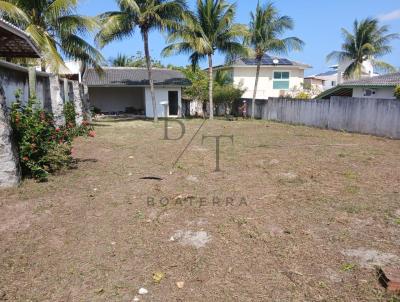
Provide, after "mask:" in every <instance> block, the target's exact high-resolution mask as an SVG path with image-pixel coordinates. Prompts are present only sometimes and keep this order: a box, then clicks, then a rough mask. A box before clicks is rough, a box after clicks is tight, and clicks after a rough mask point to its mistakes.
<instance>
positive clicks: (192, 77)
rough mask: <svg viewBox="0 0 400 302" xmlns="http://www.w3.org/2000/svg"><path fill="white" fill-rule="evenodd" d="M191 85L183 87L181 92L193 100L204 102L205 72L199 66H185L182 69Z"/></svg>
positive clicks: (206, 91) (205, 93)
mask: <svg viewBox="0 0 400 302" xmlns="http://www.w3.org/2000/svg"><path fill="white" fill-rule="evenodd" d="M182 72H183V74H184V75H185V76H186V78H187V79H188V80H189V81H190V82H191V85H190V86H188V87H186V88H184V90H183V93H184V95H185V96H186V97H188V98H190V99H191V100H193V101H199V102H202V103H203V102H206V101H207V100H208V95H207V93H208V78H207V73H206V72H205V71H203V70H201V69H200V68H198V67H197V68H194V69H193V68H192V67H187V68H186V69H183V70H182Z"/></svg>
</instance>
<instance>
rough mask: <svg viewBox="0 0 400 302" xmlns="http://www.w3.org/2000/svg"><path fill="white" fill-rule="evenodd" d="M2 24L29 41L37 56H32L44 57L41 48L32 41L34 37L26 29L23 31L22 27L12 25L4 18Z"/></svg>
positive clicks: (0, 23) (0, 20)
mask: <svg viewBox="0 0 400 302" xmlns="http://www.w3.org/2000/svg"><path fill="white" fill-rule="evenodd" d="M0 25H1V26H3V28H5V29H6V30H8V31H9V32H11V33H12V34H14V35H16V36H18V37H20V38H21V39H23V40H24V41H25V42H27V43H28V45H29V46H30V47H31V48H32V51H33V53H34V55H35V56H32V57H33V58H41V57H42V56H41V54H40V50H39V48H38V47H37V46H36V45H35V43H34V42H33V41H32V38H31V37H30V36H29V35H28V34H27V33H25V32H24V31H22V30H21V29H19V28H17V27H15V26H12V25H11V24H9V23H8V22H6V21H5V20H2V19H0Z"/></svg>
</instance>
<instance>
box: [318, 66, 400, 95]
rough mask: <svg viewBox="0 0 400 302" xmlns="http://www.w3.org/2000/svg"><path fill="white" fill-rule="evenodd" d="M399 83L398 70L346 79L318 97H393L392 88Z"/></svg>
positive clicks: (399, 73)
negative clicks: (351, 79)
mask: <svg viewBox="0 0 400 302" xmlns="http://www.w3.org/2000/svg"><path fill="white" fill-rule="evenodd" d="M397 85H400V72H397V73H390V74H385V75H381V76H375V77H368V78H363V79H361V80H357V81H347V82H343V83H342V84H339V85H337V86H336V87H333V88H331V89H329V90H326V91H324V92H323V93H321V94H320V95H319V96H317V98H318V99H329V98H330V97H331V96H347V97H354V98H375V99H395V96H394V88H395V87H396V86H397Z"/></svg>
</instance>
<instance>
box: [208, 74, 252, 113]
mask: <svg viewBox="0 0 400 302" xmlns="http://www.w3.org/2000/svg"><path fill="white" fill-rule="evenodd" d="M244 92H245V89H242V87H240V86H236V85H234V84H233V83H232V79H231V77H230V76H229V74H228V72H226V71H223V70H218V71H217V73H216V75H215V80H214V99H215V104H216V105H219V104H223V105H224V108H225V114H226V115H229V114H230V112H231V109H232V105H233V103H234V102H235V101H237V100H238V99H240V98H241V97H242V95H243V93H244Z"/></svg>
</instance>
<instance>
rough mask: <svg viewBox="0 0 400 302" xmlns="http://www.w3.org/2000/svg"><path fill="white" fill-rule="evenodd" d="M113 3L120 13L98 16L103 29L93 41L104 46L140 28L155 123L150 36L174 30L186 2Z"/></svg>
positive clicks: (129, 0) (134, 0)
mask: <svg viewBox="0 0 400 302" xmlns="http://www.w3.org/2000/svg"><path fill="white" fill-rule="evenodd" d="M116 2H117V4H118V5H119V9H120V10H119V11H114V12H107V13H104V14H102V15H101V16H100V20H101V23H102V29H101V30H100V32H99V33H98V35H97V37H96V40H97V41H98V43H99V45H100V46H101V47H103V46H105V45H107V44H109V43H110V42H112V41H115V40H120V39H123V38H126V37H129V36H132V34H133V33H134V31H135V28H136V27H138V28H139V30H140V33H141V35H142V38H143V43H144V53H145V58H146V67H147V70H148V77H149V82H150V90H151V99H152V104H153V113H154V121H155V122H157V120H158V116H157V104H156V98H155V93H154V82H153V76H152V64H151V57H150V50H149V33H150V31H152V30H160V31H164V30H166V31H171V30H172V29H176V28H177V27H178V26H179V21H180V20H181V19H182V15H183V13H184V11H185V10H186V3H185V1H184V0H116Z"/></svg>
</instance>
